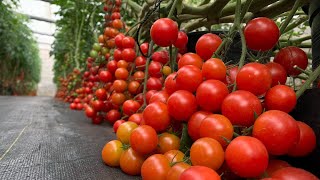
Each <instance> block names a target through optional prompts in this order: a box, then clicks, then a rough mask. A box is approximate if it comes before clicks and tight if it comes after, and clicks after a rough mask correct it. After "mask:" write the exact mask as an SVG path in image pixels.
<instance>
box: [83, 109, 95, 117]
mask: <svg viewBox="0 0 320 180" xmlns="http://www.w3.org/2000/svg"><path fill="white" fill-rule="evenodd" d="M85 113H86V116H87V117H88V118H93V117H95V116H97V113H96V111H95V110H94V109H93V108H92V107H90V106H88V107H87V108H86V109H85Z"/></svg>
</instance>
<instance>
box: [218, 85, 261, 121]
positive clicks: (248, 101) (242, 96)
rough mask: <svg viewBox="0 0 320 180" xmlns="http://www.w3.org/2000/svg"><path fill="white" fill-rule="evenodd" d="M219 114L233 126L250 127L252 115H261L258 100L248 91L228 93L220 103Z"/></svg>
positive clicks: (252, 119)
mask: <svg viewBox="0 0 320 180" xmlns="http://www.w3.org/2000/svg"><path fill="white" fill-rule="evenodd" d="M221 112H222V114H223V115H224V116H226V117H227V118H228V119H229V120H230V122H231V123H232V124H233V125H241V126H247V127H249V126H251V125H253V123H254V120H255V119H254V113H256V114H257V115H260V114H261V113H262V105H261V102H260V100H259V99H258V98H257V97H256V96H255V95H254V94H252V93H250V92H249V91H243V90H238V91H235V92H232V93H230V94H229V95H228V96H227V97H226V98H225V99H224V100H223V102H222V106H221Z"/></svg>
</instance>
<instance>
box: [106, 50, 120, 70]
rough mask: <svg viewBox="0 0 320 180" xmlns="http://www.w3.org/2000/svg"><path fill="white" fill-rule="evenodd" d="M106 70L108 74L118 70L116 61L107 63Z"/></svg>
mask: <svg viewBox="0 0 320 180" xmlns="http://www.w3.org/2000/svg"><path fill="white" fill-rule="evenodd" d="M120 53H121V52H120ZM107 68H108V71H109V72H110V73H112V74H114V73H115V72H116V70H117V69H118V67H117V61H115V60H112V61H109V62H108V64H107Z"/></svg>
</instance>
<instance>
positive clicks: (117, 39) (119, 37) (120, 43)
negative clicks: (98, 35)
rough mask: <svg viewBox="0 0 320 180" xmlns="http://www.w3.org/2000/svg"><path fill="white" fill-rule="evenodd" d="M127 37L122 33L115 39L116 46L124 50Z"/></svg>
mask: <svg viewBox="0 0 320 180" xmlns="http://www.w3.org/2000/svg"><path fill="white" fill-rule="evenodd" d="M125 37H126V36H125V35H124V34H122V33H120V34H118V35H117V36H116V37H115V38H114V43H115V44H116V46H117V48H119V49H122V40H123V38H125Z"/></svg>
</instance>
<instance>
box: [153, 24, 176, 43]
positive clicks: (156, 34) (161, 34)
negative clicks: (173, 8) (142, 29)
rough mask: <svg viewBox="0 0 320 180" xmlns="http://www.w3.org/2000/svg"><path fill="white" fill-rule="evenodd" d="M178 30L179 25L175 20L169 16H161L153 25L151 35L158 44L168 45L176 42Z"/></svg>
mask: <svg viewBox="0 0 320 180" xmlns="http://www.w3.org/2000/svg"><path fill="white" fill-rule="evenodd" d="M178 31H179V30H178V25H177V23H176V22H175V21H173V20H172V19H169V18H161V19H158V20H157V21H155V22H154V23H153V25H152V26H151V29H150V36H151V38H152V40H153V41H154V43H155V44H156V45H158V46H161V47H167V46H170V45H172V44H173V43H174V42H176V40H177V38H178Z"/></svg>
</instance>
